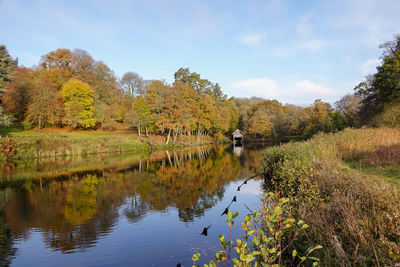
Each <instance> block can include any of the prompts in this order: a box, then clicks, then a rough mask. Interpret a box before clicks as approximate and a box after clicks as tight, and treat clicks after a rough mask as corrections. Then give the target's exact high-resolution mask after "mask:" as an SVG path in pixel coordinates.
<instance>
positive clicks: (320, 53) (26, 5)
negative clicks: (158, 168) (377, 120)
mask: <svg viewBox="0 0 400 267" xmlns="http://www.w3.org/2000/svg"><path fill="white" fill-rule="evenodd" d="M399 14H400V1H399V0H334V1H317V0H315V1H307V0H303V1H295V0H292V1H285V0H264V1H258V0H254V1H243V0H242V1H239V0H238V1H235V0H232V1H222V0H221V1H191V0H186V1H174V0H171V1H162V0H148V1H145V0H138V1H127V0H112V1H111V0H110V1H105V0H92V1H74V0H70V1H68V0H66V1H59V0H36V1H28V0H26V1H22V0H0V43H3V44H5V45H6V46H7V48H8V50H9V52H10V54H11V55H12V56H13V57H18V58H19V62H20V64H22V65H24V66H27V67H31V66H33V65H37V64H38V62H39V59H40V56H41V55H43V54H45V53H47V52H49V51H52V50H55V49H57V48H70V49H74V48H82V49H85V50H87V51H88V52H89V53H90V54H91V55H92V56H93V57H94V58H95V59H96V60H102V61H103V62H105V63H106V64H107V65H108V66H109V67H110V68H111V69H113V70H114V71H115V74H116V75H117V76H119V77H120V76H122V74H123V73H124V72H127V71H135V72H137V73H139V74H140V75H141V76H143V78H145V79H165V80H166V81H167V82H172V81H173V74H174V72H175V71H176V70H177V69H178V68H180V67H189V68H190V70H191V71H195V72H197V73H200V74H201V76H202V77H204V78H207V79H209V80H210V81H212V82H218V83H220V84H221V85H222V88H223V90H224V92H225V93H227V94H228V96H237V97H250V96H260V97H265V98H269V99H277V100H279V101H281V102H282V103H294V104H307V103H312V102H313V101H314V99H316V98H321V99H323V100H325V101H330V102H333V101H335V100H338V99H339V98H340V97H341V96H343V95H345V94H346V93H350V92H352V91H353V88H354V86H355V85H357V84H358V83H359V82H360V81H362V80H363V79H364V76H365V75H367V74H368V73H371V72H374V69H375V66H376V65H377V64H379V56H380V54H381V50H380V49H379V48H378V46H379V44H380V43H382V42H384V41H387V40H392V39H393V36H394V35H395V34H400V15H399Z"/></svg>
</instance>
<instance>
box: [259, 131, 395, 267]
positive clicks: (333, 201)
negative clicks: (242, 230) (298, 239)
mask: <svg viewBox="0 0 400 267" xmlns="http://www.w3.org/2000/svg"><path fill="white" fill-rule="evenodd" d="M399 146H400V130H396V129H390V128H381V129H345V130H344V131H342V132H340V133H335V134H318V135H317V136H315V137H313V138H312V139H310V140H309V141H306V142H298V143H288V144H285V145H282V146H277V147H271V148H268V149H267V150H266V151H265V153H264V154H263V159H264V160H263V166H264V171H265V174H266V178H267V179H268V180H269V181H270V183H271V187H272V188H273V189H274V190H276V191H278V192H282V194H284V195H285V196H287V197H289V198H290V199H291V200H292V202H293V203H294V205H295V207H296V210H297V212H296V213H297V215H296V217H298V218H300V219H303V220H305V221H307V223H308V224H309V225H310V226H311V227H310V228H311V230H312V233H311V234H310V235H305V236H304V237H303V239H306V240H316V242H317V243H318V244H321V245H323V246H324V249H323V250H321V251H319V252H318V253H319V257H320V258H321V260H322V265H333V264H339V265H367V266H370V265H378V266H379V265H387V266H393V265H395V264H399V261H400V194H399V192H400V190H399V188H398V187H396V186H394V185H393V184H390V183H388V182H386V181H385V180H384V179H379V178H378V179H377V178H376V177H373V176H369V175H367V174H364V173H362V172H360V171H355V170H352V169H350V168H349V167H348V166H347V165H346V164H345V162H346V161H354V160H356V161H360V162H363V164H370V165H374V166H386V165H390V164H399V162H400V159H399V157H400V156H399V153H398V151H399Z"/></svg>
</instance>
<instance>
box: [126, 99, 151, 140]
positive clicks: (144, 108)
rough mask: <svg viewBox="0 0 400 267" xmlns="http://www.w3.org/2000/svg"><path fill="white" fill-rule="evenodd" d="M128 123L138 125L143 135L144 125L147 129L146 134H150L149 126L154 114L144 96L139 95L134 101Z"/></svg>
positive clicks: (139, 131) (139, 133)
mask: <svg viewBox="0 0 400 267" xmlns="http://www.w3.org/2000/svg"><path fill="white" fill-rule="evenodd" d="M128 114H129V115H128V118H127V120H126V122H127V123H129V124H131V125H133V126H135V127H137V130H138V135H139V136H141V129H142V127H144V128H145V130H146V135H147V134H148V126H149V124H150V123H152V116H151V112H150V108H149V106H148V105H147V103H146V100H145V99H144V97H142V96H139V97H137V98H135V100H134V103H133V110H132V112H130V113H128Z"/></svg>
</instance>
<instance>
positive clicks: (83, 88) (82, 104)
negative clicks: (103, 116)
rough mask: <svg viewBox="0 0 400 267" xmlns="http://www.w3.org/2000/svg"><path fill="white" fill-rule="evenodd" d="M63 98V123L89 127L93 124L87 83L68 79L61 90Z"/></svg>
mask: <svg viewBox="0 0 400 267" xmlns="http://www.w3.org/2000/svg"><path fill="white" fill-rule="evenodd" d="M61 96H62V98H63V100H64V108H65V115H66V117H65V123H66V124H67V125H69V126H71V127H74V128H77V127H83V128H90V127H93V126H95V124H96V119H95V117H94V111H95V110H94V106H93V101H94V100H93V97H94V92H93V90H92V89H91V88H90V86H89V84H87V83H84V82H82V81H79V80H76V79H70V80H69V81H68V82H67V83H65V84H64V85H63V87H62V90H61Z"/></svg>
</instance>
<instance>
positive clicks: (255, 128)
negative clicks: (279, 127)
mask: <svg viewBox="0 0 400 267" xmlns="http://www.w3.org/2000/svg"><path fill="white" fill-rule="evenodd" d="M273 127H274V125H273V124H272V122H271V121H270V118H269V115H268V114H267V113H266V112H264V111H263V110H261V109H259V110H256V111H255V112H254V114H253V115H252V116H251V118H250V121H249V127H248V132H249V133H250V134H253V135H258V136H262V137H265V136H271V135H272V134H273Z"/></svg>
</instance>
